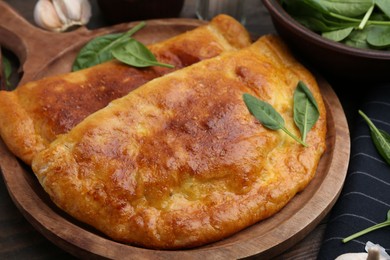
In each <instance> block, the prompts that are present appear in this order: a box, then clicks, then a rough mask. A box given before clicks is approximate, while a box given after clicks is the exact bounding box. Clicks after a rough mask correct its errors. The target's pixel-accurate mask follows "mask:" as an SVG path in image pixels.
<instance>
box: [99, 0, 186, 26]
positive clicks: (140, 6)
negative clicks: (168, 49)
mask: <svg viewBox="0 0 390 260" xmlns="http://www.w3.org/2000/svg"><path fill="white" fill-rule="evenodd" d="M97 3H98V6H99V7H100V10H101V12H102V13H103V15H104V16H105V17H106V18H107V20H108V21H109V22H110V23H113V24H114V23H122V22H129V21H140V20H146V19H156V18H173V17H178V16H179V14H180V12H181V10H182V8H183V5H184V0H97Z"/></svg>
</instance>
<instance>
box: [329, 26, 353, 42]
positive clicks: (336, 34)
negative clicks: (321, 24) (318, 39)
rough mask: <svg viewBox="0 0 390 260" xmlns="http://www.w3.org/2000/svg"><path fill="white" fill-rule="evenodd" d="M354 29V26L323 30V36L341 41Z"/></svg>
mask: <svg viewBox="0 0 390 260" xmlns="http://www.w3.org/2000/svg"><path fill="white" fill-rule="evenodd" d="M353 29H354V28H353V27H347V28H344V29H340V30H334V31H327V32H323V33H322V36H323V37H324V38H327V39H329V40H333V41H336V42H341V41H342V40H344V39H345V38H347V37H348V36H349V35H350V34H351V32H352V30H353Z"/></svg>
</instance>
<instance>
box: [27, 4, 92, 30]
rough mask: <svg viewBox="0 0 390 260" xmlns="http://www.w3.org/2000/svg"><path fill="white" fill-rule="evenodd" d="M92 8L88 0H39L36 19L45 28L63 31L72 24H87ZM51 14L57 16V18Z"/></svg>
mask: <svg viewBox="0 0 390 260" xmlns="http://www.w3.org/2000/svg"><path fill="white" fill-rule="evenodd" d="M91 9H92V8H91V5H90V3H89V1H88V0H51V1H50V0H39V1H38V2H37V4H36V6H35V10H34V19H35V20H36V23H37V24H38V25H39V26H41V27H42V28H44V29H47V30H51V31H58V32H62V31H65V30H67V29H68V28H69V27H71V26H75V25H85V24H87V23H88V22H89V20H90V18H91V15H92V12H91ZM35 14H36V18H35ZM51 16H55V17H56V20H55V21H54V20H53V19H52V18H51ZM46 20H47V22H43V21H46Z"/></svg>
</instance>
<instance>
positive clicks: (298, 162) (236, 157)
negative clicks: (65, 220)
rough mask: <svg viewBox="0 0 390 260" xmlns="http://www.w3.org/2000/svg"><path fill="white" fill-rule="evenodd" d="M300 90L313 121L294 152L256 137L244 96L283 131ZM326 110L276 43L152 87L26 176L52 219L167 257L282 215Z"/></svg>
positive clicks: (266, 41) (100, 116)
mask: <svg viewBox="0 0 390 260" xmlns="http://www.w3.org/2000/svg"><path fill="white" fill-rule="evenodd" d="M299 80H302V81H304V82H305V83H306V85H307V86H308V87H309V88H310V89H311V91H312V93H313V95H314V97H315V99H316V100H317V103H318V106H319V109H320V118H319V120H318V121H317V123H316V124H315V126H314V127H313V128H312V130H311V131H310V132H309V133H308V136H307V143H308V147H307V148H305V147H303V146H302V145H300V144H298V143H297V142H296V141H294V140H293V139H292V138H291V137H289V136H288V135H286V134H285V133H284V132H282V131H273V130H268V129H266V128H264V127H263V126H262V125H261V124H260V123H259V122H258V121H257V120H256V119H255V118H254V117H253V116H252V115H251V114H250V113H249V112H248V109H247V108H246V106H245V104H244V103H243V100H242V95H243V93H251V94H253V95H256V96H257V97H258V98H260V99H262V100H264V101H267V102H269V103H270V104H271V105H273V107H274V108H275V109H276V110H277V111H279V112H280V113H281V115H282V116H283V118H284V119H285V121H286V128H288V129H290V130H291V131H292V132H293V133H295V134H296V135H297V136H299V130H298V129H297V128H296V127H295V125H294V122H293V117H292V114H293V108H292V105H293V91H294V90H295V87H296V85H297V83H298V81H299ZM325 136H326V111H325V106H324V103H323V100H322V97H321V93H320V90H319V88H318V86H317V83H316V81H315V79H314V78H313V76H312V74H311V73H310V72H309V71H308V70H306V69H305V68H304V67H303V66H302V65H300V64H299V63H298V62H297V61H296V60H295V59H294V58H293V57H292V56H291V54H290V53H289V52H288V50H287V49H286V47H285V45H284V44H283V43H282V42H281V41H280V39H279V38H277V37H276V36H272V35H269V36H263V37H262V38H260V39H259V40H258V41H257V42H256V43H254V44H253V45H252V46H250V47H248V48H245V49H242V50H240V51H236V52H229V53H224V54H221V55H220V56H218V57H215V58H212V59H209V60H205V61H202V62H199V63H197V64H194V65H192V66H189V67H187V68H184V69H182V70H180V71H176V72H174V73H171V74H169V75H166V76H164V77H160V78H158V79H155V80H152V81H150V82H149V83H147V84H145V85H143V86H142V87H141V88H138V89H136V90H134V91H133V92H131V93H129V94H128V95H126V96H125V97H123V98H120V99H117V100H115V101H113V102H111V103H110V104H109V105H108V106H107V107H106V108H104V109H102V110H100V111H98V112H96V113H94V114H92V115H91V116H90V117H88V118H86V119H85V120H84V121H82V122H81V123H80V124H79V125H77V126H76V127H75V128H73V129H72V130H71V131H70V132H69V133H68V134H65V135H63V136H60V137H59V138H58V139H57V140H56V141H54V142H53V143H52V144H51V145H50V147H49V148H48V149H46V150H44V151H42V152H41V153H39V154H38V155H37V156H36V157H35V159H34V161H33V164H32V168H33V171H34V173H35V174H36V176H37V177H38V179H39V181H40V183H41V184H42V186H43V187H44V189H45V190H46V192H47V193H48V194H49V195H50V197H51V198H52V200H53V201H54V202H55V203H56V204H57V205H58V206H59V207H60V208H62V209H63V210H64V211H66V212H68V213H69V214H70V215H72V216H74V217H75V218H76V219H79V220H81V221H83V222H85V223H88V224H90V225H91V226H93V227H95V228H96V229H98V230H100V231H102V232H104V233H105V234H107V235H108V236H109V237H111V238H112V239H114V240H117V241H121V242H124V243H130V244H133V245H139V246H143V247H148V248H163V249H175V248H176V249H177V248H189V247H195V246H200V245H204V244H207V243H210V242H213V241H217V240H220V239H223V238H225V237H227V236H229V235H231V234H233V233H235V232H238V231H239V230H242V229H243V228H245V227H248V226H250V225H252V224H254V223H256V222H258V221H260V220H262V219H264V218H267V217H270V216H272V215H273V214H275V213H276V212H277V211H279V210H280V209H281V208H282V207H284V206H285V205H286V204H287V203H288V201H289V200H290V199H291V198H293V197H294V195H295V194H296V193H297V192H299V191H301V190H303V189H304V188H305V187H306V186H307V184H308V183H309V182H310V181H311V180H312V178H313V177H314V175H315V172H316V168H317V165H318V162H319V160H320V157H321V155H322V154H323V152H324V150H325Z"/></svg>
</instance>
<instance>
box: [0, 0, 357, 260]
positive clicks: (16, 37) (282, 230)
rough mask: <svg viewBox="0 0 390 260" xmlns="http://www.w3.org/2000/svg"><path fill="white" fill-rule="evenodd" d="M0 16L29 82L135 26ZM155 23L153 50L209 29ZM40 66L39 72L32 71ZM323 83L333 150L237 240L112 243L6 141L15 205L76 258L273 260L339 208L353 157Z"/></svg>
mask: <svg viewBox="0 0 390 260" xmlns="http://www.w3.org/2000/svg"><path fill="white" fill-rule="evenodd" d="M0 13H2V16H1V17H0V39H5V38H4V37H1V36H4V35H8V36H10V35H12V36H11V37H8V39H9V41H8V42H6V43H4V42H0V44H3V45H5V46H6V47H9V48H10V49H11V50H13V51H14V52H15V53H16V54H17V55H18V56H19V58H20V60H21V61H22V64H23V65H24V66H23V69H24V76H23V78H22V81H21V82H22V83H23V82H27V81H30V80H35V79H38V78H41V77H43V76H48V75H53V74H57V73H63V72H68V71H69V70H70V66H71V63H72V61H73V59H74V57H75V55H76V53H77V51H78V49H79V48H80V47H81V46H82V45H83V44H84V43H85V42H86V41H87V40H89V39H91V38H92V37H95V36H97V35H101V34H104V33H109V32H116V31H124V30H127V29H128V28H130V27H132V26H134V24H135V23H128V24H120V25H117V26H113V27H108V28H102V29H99V30H95V31H89V30H87V29H86V28H81V29H79V30H76V31H74V32H71V33H64V34H55V33H48V32H44V31H41V30H39V29H37V28H35V27H33V26H31V25H29V24H28V23H26V22H25V21H24V20H23V19H22V18H20V17H19V16H18V15H17V14H16V13H14V12H13V11H12V10H10V8H9V7H8V6H5V4H4V3H1V2H0ZM7 19H11V21H8V20H7ZM7 21H8V22H7ZM147 23H148V26H147V27H146V28H145V29H144V30H142V31H140V32H139V34H137V38H138V39H139V40H141V41H143V42H144V43H146V44H148V43H151V42H155V41H159V40H162V39H165V38H168V37H171V36H173V35H175V34H178V33H181V32H184V31H186V30H189V29H192V28H194V27H196V26H198V25H200V24H201V23H202V22H200V21H198V20H191V19H165V20H153V21H148V22H147ZM15 26H16V27H15ZM17 26H24V27H23V28H25V29H23V30H19V33H18V34H12V29H13V28H17ZM26 26H27V27H26ZM48 35H50V37H51V38H50V39H51V41H52V42H51V45H50V46H56V47H53V48H54V49H55V50H54V51H53V50H52V49H51V50H48V51H47V52H44V51H38V53H37V52H33V51H32V50H33V47H34V46H37V44H38V45H39V44H43V43H42V38H41V37H43V36H45V37H46V36H48ZM76 36H77V37H76ZM44 39H46V38H44ZM16 43H23V49H21V48H20V46H19V47H17V48H15V44H16ZM13 47H14V48H13ZM39 61H40V62H39ZM37 62H39V63H37ZM36 63H37V64H36ZM34 64H36V66H32V65H34ZM318 83H319V85H320V88H321V91H322V94H323V97H324V100H325V103H326V107H327V112H328V113H327V120H328V134H327V150H326V152H325V154H324V155H323V157H322V158H321V161H320V164H319V167H318V169H317V173H316V176H315V178H314V179H313V180H312V182H311V183H310V184H309V186H308V187H307V188H306V189H305V190H304V191H303V192H301V193H299V194H297V195H296V196H295V197H294V198H293V200H292V201H290V202H289V203H288V205H287V206H286V207H285V208H283V209H282V210H281V211H280V212H279V213H277V214H276V215H274V216H272V217H270V218H268V219H266V220H264V221H261V222H259V223H257V224H255V225H253V226H251V227H248V228H246V229H245V230H242V231H241V232H239V233H237V234H235V235H233V236H231V237H229V238H226V239H224V240H221V241H219V242H216V243H212V244H209V245H206V246H203V247H198V248H194V249H190V250H174V251H162V250H149V249H144V248H139V247H133V246H130V245H125V244H121V243H117V242H115V241H113V240H111V239H109V238H107V237H106V236H105V235H103V234H101V233H99V232H98V231H96V230H94V229H93V228H91V227H89V226H86V225H84V224H83V223H80V222H78V221H77V220H75V219H73V218H72V217H70V216H69V215H67V214H66V213H64V212H63V211H61V210H60V209H58V208H57V207H56V206H55V205H54V204H53V203H52V202H51V200H50V198H49V197H48V196H47V194H46V193H45V192H44V191H43V189H42V187H41V186H40V184H39V183H38V181H37V180H36V178H35V176H34V174H33V173H32V171H31V169H30V168H29V167H28V166H26V165H25V164H23V163H22V162H21V161H19V160H18V159H17V158H16V157H15V156H14V155H13V154H12V153H10V152H9V151H8V149H7V148H6V146H5V145H4V143H3V142H2V141H0V169H1V171H2V174H3V178H4V181H5V184H6V186H7V188H8V191H9V194H10V196H11V198H12V200H13V201H14V203H15V204H16V206H17V207H18V208H19V210H20V211H21V212H22V213H23V215H24V216H25V217H26V219H27V220H28V221H29V222H31V223H32V225H33V226H34V227H35V228H36V229H37V230H39V231H40V232H41V233H42V234H43V235H44V236H46V237H47V238H48V239H49V240H51V241H52V242H54V243H55V244H56V245H58V246H59V247H61V248H63V249H64V250H66V251H68V252H70V253H71V254H73V255H75V256H78V257H81V258H91V257H99V258H100V257H101V258H112V259H114V258H115V259H124V258H132V259H138V258H142V259H180V260H181V259H202V260H203V259H209V258H212V259H237V258H244V257H249V256H258V257H261V259H269V258H271V257H274V256H276V255H278V254H280V253H281V252H283V251H285V250H286V249H288V248H289V247H291V246H292V245H294V244H295V243H297V242H298V241H299V240H301V239H303V238H304V237H305V236H306V235H307V234H308V233H309V232H310V231H311V230H313V229H314V228H315V227H316V226H317V224H318V223H319V222H320V221H321V220H322V219H323V218H324V216H325V215H326V214H327V213H328V212H329V211H330V209H331V207H332V206H333V205H334V203H335V201H336V199H337V198H338V196H339V194H340V191H341V188H342V186H343V183H344V179H345V176H346V172H347V168H348V162H349V154H350V138H349V130H348V125H347V120H346V118H345V115H344V112H343V109H342V107H341V104H340V102H339V100H338V98H337V96H336V94H335V92H334V91H333V90H332V88H331V86H330V85H329V84H328V83H327V82H326V81H325V80H324V79H322V78H321V77H318Z"/></svg>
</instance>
